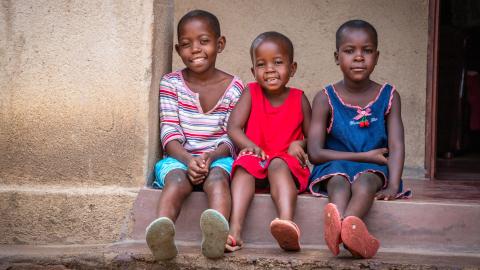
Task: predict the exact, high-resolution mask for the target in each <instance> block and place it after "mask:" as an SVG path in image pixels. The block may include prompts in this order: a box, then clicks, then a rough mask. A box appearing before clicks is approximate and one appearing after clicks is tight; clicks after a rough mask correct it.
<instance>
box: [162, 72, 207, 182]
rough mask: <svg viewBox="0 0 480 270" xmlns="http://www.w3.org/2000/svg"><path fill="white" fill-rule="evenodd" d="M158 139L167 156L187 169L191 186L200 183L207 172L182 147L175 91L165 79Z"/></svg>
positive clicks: (197, 160) (199, 161)
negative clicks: (159, 138)
mask: <svg viewBox="0 0 480 270" xmlns="http://www.w3.org/2000/svg"><path fill="white" fill-rule="evenodd" d="M160 137H161V142H162V146H163V148H164V149H165V152H166V153H167V155H169V156H171V157H173V158H175V159H177V160H179V161H180V162H182V163H184V164H185V165H186V166H187V167H188V170H187V174H188V178H189V180H190V181H191V182H192V184H199V183H201V181H203V179H204V178H205V175H206V173H208V170H206V169H205V163H204V162H202V160H201V159H199V158H194V157H193V156H192V155H191V154H190V153H189V152H187V151H186V150H185V148H184V147H183V143H184V142H185V136H184V134H183V130H182V127H181V126H180V119H179V117H178V95H177V91H176V89H175V87H174V86H173V85H172V84H171V83H170V81H169V80H168V78H165V77H164V78H162V81H161V82H160Z"/></svg>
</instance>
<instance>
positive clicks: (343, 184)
mask: <svg viewBox="0 0 480 270" xmlns="http://www.w3.org/2000/svg"><path fill="white" fill-rule="evenodd" d="M327 185H328V188H334V189H341V190H350V182H348V180H347V179H346V178H345V177H344V176H341V175H335V176H332V177H331V178H330V179H329V180H328V183H327Z"/></svg>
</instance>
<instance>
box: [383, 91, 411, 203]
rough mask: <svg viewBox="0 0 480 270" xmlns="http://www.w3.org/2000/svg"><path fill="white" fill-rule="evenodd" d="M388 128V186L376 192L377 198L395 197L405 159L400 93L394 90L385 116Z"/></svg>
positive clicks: (389, 198)
mask: <svg viewBox="0 0 480 270" xmlns="http://www.w3.org/2000/svg"><path fill="white" fill-rule="evenodd" d="M386 121H387V130H388V150H389V151H388V163H387V165H388V174H389V175H390V179H388V187H387V189H385V190H384V191H381V192H379V193H378V194H377V199H385V200H392V199H395V195H396V194H397V191H398V187H399V186H400V179H401V177H402V171H403V163H404V161H405V139H404V131H403V122H402V116H401V101H400V95H399V94H398V93H397V92H396V91H394V92H393V99H392V106H391V108H390V113H389V114H388V115H387V117H386Z"/></svg>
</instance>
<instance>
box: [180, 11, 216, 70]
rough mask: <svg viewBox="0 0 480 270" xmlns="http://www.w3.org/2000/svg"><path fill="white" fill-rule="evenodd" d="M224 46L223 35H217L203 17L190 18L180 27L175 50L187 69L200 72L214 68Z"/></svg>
mask: <svg viewBox="0 0 480 270" xmlns="http://www.w3.org/2000/svg"><path fill="white" fill-rule="evenodd" d="M224 47H225V37H223V36H221V37H218V36H217V35H216V34H215V32H214V31H213V30H212V28H211V26H210V24H209V23H208V22H207V21H206V20H205V19H202V18H192V19H190V20H188V21H186V22H185V23H183V24H182V26H181V27H180V29H179V31H178V44H176V45H175V50H176V51H177V53H178V55H179V56H180V58H182V61H183V63H184V64H185V66H186V67H187V69H189V70H190V71H192V72H194V73H198V74H201V73H204V72H206V71H208V70H211V69H214V68H215V61H216V59H217V53H220V52H221V51H222V50H223V48H224Z"/></svg>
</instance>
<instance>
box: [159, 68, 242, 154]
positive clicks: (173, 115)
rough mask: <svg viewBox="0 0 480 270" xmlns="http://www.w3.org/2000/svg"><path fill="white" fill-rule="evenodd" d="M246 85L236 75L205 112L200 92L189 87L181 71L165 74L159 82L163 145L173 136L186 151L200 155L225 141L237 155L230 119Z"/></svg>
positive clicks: (231, 151) (232, 152)
mask: <svg viewBox="0 0 480 270" xmlns="http://www.w3.org/2000/svg"><path fill="white" fill-rule="evenodd" d="M243 87H244V86H243V83H242V81H241V80H240V79H239V78H237V77H234V78H233V80H232V82H231V83H230V85H229V86H228V87H227V89H226V90H225V93H224V95H223V96H222V97H221V98H220V99H219V101H218V103H217V104H216V105H215V107H214V108H213V109H211V110H210V111H209V112H203V111H202V107H201V105H200V100H199V95H198V93H195V92H193V91H192V90H190V89H189V88H188V86H187V85H186V83H185V81H184V79H183V76H182V72H181V71H176V72H172V73H169V74H166V75H164V76H163V78H162V80H161V82H160V127H161V131H160V133H161V134H160V136H161V142H162V146H163V148H164V149H165V147H166V145H167V144H168V143H169V142H171V141H172V140H178V141H179V142H180V143H181V144H182V145H183V147H184V148H185V150H186V151H187V152H189V153H190V154H193V155H200V154H202V153H205V152H210V151H213V150H215V149H216V148H217V147H218V146H219V145H220V144H222V143H225V144H226V145H227V146H228V148H229V149H230V153H231V155H232V156H235V147H234V145H233V143H232V141H231V140H230V138H229V137H228V135H227V122H228V118H229V116H230V113H231V112H232V110H233V107H234V106H235V104H236V103H237V101H238V99H239V98H240V95H241V93H242V91H243Z"/></svg>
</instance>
